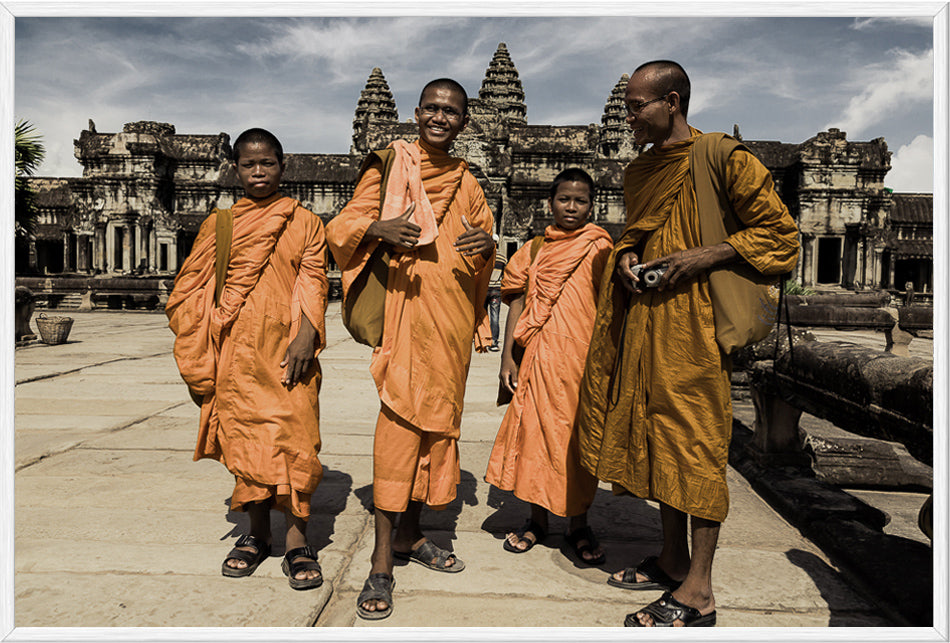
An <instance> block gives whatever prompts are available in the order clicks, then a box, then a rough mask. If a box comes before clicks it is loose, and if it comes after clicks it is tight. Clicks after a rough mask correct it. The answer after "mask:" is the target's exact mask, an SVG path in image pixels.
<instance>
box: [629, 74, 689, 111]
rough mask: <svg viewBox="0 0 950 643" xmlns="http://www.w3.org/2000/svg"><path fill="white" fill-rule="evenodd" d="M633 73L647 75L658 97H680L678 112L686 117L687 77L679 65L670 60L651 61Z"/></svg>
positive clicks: (687, 100)
mask: <svg viewBox="0 0 950 643" xmlns="http://www.w3.org/2000/svg"><path fill="white" fill-rule="evenodd" d="M633 73H634V74H638V73H642V74H644V75H647V76H648V77H649V78H650V79H651V82H652V83H653V84H654V86H655V89H656V93H657V94H659V95H665V94H669V93H670V92H676V93H677V94H678V95H679V97H680V111H681V112H682V113H683V116H684V117H685V116H686V113H687V111H688V110H689V88H690V85H689V76H687V75H686V70H685V69H683V67H682V66H681V65H680V64H679V63H676V62H673V61H672V60H651V61H650V62H648V63H643V64H642V65H640V66H639V67H637V68H636V69H635V70H634V71H633Z"/></svg>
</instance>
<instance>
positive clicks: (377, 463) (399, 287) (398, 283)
mask: <svg viewBox="0 0 950 643" xmlns="http://www.w3.org/2000/svg"><path fill="white" fill-rule="evenodd" d="M467 105H468V98H467V95H466V93H465V90H464V89H463V88H462V86H461V85H459V84H458V83H457V82H455V81H454V80H450V79H439V80H435V81H432V82H431V83H429V84H428V85H426V87H425V88H424V89H423V90H422V94H421V96H420V98H419V106H418V107H417V108H416V110H415V116H416V122H417V123H418V125H419V140H418V141H416V142H414V143H411V144H407V143H405V142H396V143H394V144H393V147H394V149H395V150H396V153H397V157H396V161H395V163H394V166H393V167H394V169H393V172H394V174H390V176H389V179H388V183H387V193H386V194H387V196H386V199H385V203H384V205H383V210H384V211H383V212H382V213H380V212H379V191H380V183H381V177H382V174H381V172H380V169H379V166H378V165H375V166H372V167H370V168H369V169H368V170H367V171H366V172H365V173H364V174H363V176H362V178H361V179H360V181H359V183H358V185H357V186H356V190H355V192H354V194H353V198H352V200H351V201H350V202H349V203H348V204H347V205H346V207H344V208H343V210H342V211H341V212H340V213H339V214H338V215H337V216H336V217H334V218H333V220H332V221H331V222H330V223H329V224H328V225H327V241H328V244H329V246H330V249H331V251H332V252H333V255H334V257H335V259H336V261H337V264H339V266H340V268H341V269H342V271H343V291H344V292H343V296H344V298H346V297H347V296H348V294H349V287H350V285H351V284H352V283H353V280H354V279H355V276H356V275H357V274H359V272H360V270H361V269H362V268H363V267H364V266H365V265H366V262H367V260H368V258H369V257H370V255H371V254H372V253H373V251H374V250H375V249H376V247H377V246H378V245H379V244H380V243H384V244H387V245H388V247H389V248H390V249H391V250H392V251H393V252H392V256H391V259H390V262H389V273H388V274H389V277H388V284H387V288H386V304H385V320H384V325H383V336H382V341H381V345H380V346H377V347H376V348H375V350H374V351H373V358H372V362H371V365H370V371H371V372H372V374H373V379H374V380H375V382H376V387H377V389H378V390H379V397H380V401H381V403H382V408H381V409H380V412H379V419H378V421H377V424H376V437H375V445H374V449H373V504H374V505H375V512H374V515H375V522H376V543H375V548H374V550H373V556H372V561H371V562H372V566H371V569H370V574H369V578H367V580H366V583H365V585H364V587H363V591H362V592H361V593H360V596H359V598H358V599H357V613H358V614H359V615H360V616H361V617H362V618H367V619H379V618H385V617H387V616H389V614H391V613H392V606H393V601H392V588H393V585H394V580H393V576H392V571H393V557H394V555H395V556H396V557H399V558H402V559H406V560H410V561H413V562H417V563H420V564H423V565H425V566H426V567H428V568H429V569H433V570H436V571H443V572H459V571H461V570H462V569H463V567H464V563H462V561H461V560H460V559H459V558H457V557H456V556H455V555H454V554H452V553H451V552H449V551H446V550H444V549H441V548H440V547H438V546H436V545H435V544H434V543H432V542H431V541H429V540H428V539H427V538H426V537H425V535H424V534H423V533H422V531H421V530H420V528H419V514H420V511H421V509H422V505H423V504H426V505H428V506H430V507H432V508H433V509H442V508H444V507H445V506H446V505H448V504H449V503H450V502H451V501H452V500H453V499H455V495H456V485H457V484H458V483H459V481H460V469H459V461H458V444H457V440H458V437H459V425H460V422H461V417H462V401H463V396H464V393H465V379H466V376H467V375H468V367H469V361H470V359H471V351H472V338H473V336H474V337H475V342H476V348H477V350H479V351H480V352H483V351H485V350H487V348H488V346H489V345H490V343H491V330H490V327H489V325H488V316H487V313H486V310H485V308H484V306H483V305H482V304H483V302H484V301H485V295H486V293H487V291H488V279H489V277H490V276H491V268H492V264H491V263H490V261H491V259H493V257H494V252H495V244H494V242H493V241H492V238H491V235H490V234H489V232H490V231H491V230H492V227H493V218H492V215H491V211H490V210H489V209H488V205H487V204H486V202H485V195H484V194H483V193H482V190H481V188H480V187H479V185H478V182H477V181H476V180H475V177H474V176H472V174H471V173H470V172H469V171H468V169H467V168H468V166H467V165H466V163H465V161H463V160H461V159H458V158H452V157H450V156H449V155H448V153H447V152H448V150H449V148H450V147H451V145H452V142H453V141H454V140H455V138H456V136H458V134H459V132H461V131H462V129H463V128H464V127H465V126H466V125H467V124H468V108H467ZM419 183H421V186H422V189H421V190H420V189H418V185H419ZM400 194H402V195H406V194H408V195H410V197H408V198H405V199H403V200H402V202H401V203H400V205H399V206H398V211H397V212H390V209H391V207H395V206H393V205H392V204H393V202H394V201H399V199H397V198H396V197H398V196H399V195H400ZM413 195H414V196H413ZM406 202H408V203H409V205H408V206H406V207H405V209H402V208H403V203H406ZM397 516H398V517H399V525H398V529H396V530H395V537H394V535H393V531H394V525H395V522H396V518H397Z"/></svg>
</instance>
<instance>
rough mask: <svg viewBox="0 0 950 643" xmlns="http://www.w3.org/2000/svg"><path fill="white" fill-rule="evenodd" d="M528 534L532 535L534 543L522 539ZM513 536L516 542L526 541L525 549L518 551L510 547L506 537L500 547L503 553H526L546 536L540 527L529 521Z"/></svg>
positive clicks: (514, 547) (512, 546) (513, 546)
mask: <svg viewBox="0 0 950 643" xmlns="http://www.w3.org/2000/svg"><path fill="white" fill-rule="evenodd" d="M528 532H531V533H532V534H534V542H531V540H530V539H528V538H525V537H524V535H525V534H526V533H528ZM515 534H517V536H518V540H524V541H527V543H528V546H527V547H525V548H524V549H519V548H518V547H516V546H515V545H512V544H511V543H510V542H508V537H507V536H506V537H505V542H504V544H503V545H502V546H503V547H504V548H505V551H510V552H511V553H513V554H523V553H525V552H526V551H528V550H529V549H531V548H532V547H534V546H535V545H537V544H538V543H539V542H541V541H542V540H544V538H545V536H547V532H545V531H544V529H543V528H542V527H541V525H539V524H538V523H536V522H535V521H533V520H531V519H528V522H526V523H525V524H524V527H522V528H521V529H519V530H518V531H516V532H515Z"/></svg>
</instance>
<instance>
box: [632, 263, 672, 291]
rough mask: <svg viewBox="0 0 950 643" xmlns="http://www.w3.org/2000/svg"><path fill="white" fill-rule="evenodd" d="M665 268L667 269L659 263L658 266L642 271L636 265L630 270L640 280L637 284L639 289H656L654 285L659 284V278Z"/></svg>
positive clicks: (641, 268)
mask: <svg viewBox="0 0 950 643" xmlns="http://www.w3.org/2000/svg"><path fill="white" fill-rule="evenodd" d="M667 268H669V265H668V264H665V263H661V264H660V265H659V266H653V267H652V268H649V269H647V270H644V269H643V266H642V265H640V264H637V265H635V266H633V267H632V268H631V269H630V270H631V271H632V272H633V274H634V276H635V277H636V278H637V279H639V280H640V281H639V282H638V284H637V285H638V286H639V287H640V288H656V285H657V284H658V283H660V277H662V276H663V273H665V272H666V269H667Z"/></svg>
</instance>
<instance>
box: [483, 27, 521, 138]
mask: <svg viewBox="0 0 950 643" xmlns="http://www.w3.org/2000/svg"><path fill="white" fill-rule="evenodd" d="M478 98H479V99H480V100H482V101H485V102H486V103H491V104H492V105H494V106H495V107H497V108H498V112H499V115H500V116H501V118H502V119H503V120H504V121H507V122H509V123H520V124H522V125H523V124H525V123H526V122H527V121H526V119H525V113H526V112H527V111H528V108H527V107H526V106H525V103H524V90H523V89H522V88H521V80H520V79H519V78H518V70H517V69H515V65H514V63H512V62H511V56H509V55H508V47H507V45H505V43H503V42H502V43H499V44H498V49H496V50H495V55H494V56H492V59H491V63H490V64H489V65H488V69H486V70H485V80H483V81H482V87H481V89H479V90H478Z"/></svg>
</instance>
